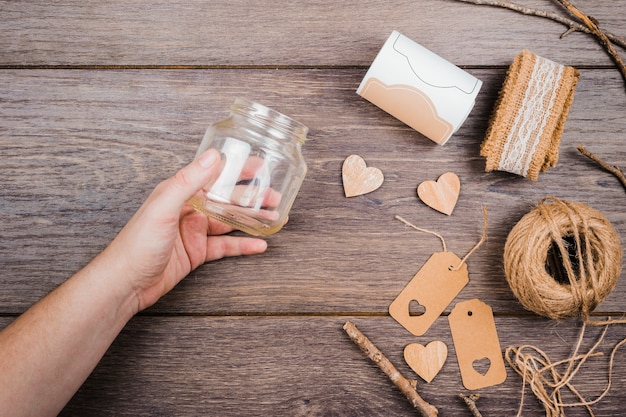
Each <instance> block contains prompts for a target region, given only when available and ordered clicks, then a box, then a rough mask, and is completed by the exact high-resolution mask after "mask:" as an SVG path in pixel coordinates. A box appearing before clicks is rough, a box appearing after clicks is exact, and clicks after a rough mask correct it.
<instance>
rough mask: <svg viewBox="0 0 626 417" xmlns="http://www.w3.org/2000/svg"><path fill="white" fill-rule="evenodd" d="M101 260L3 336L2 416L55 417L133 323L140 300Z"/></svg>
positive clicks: (0, 351)
mask: <svg viewBox="0 0 626 417" xmlns="http://www.w3.org/2000/svg"><path fill="white" fill-rule="evenodd" d="M111 272H112V271H111V270H110V269H109V268H108V266H107V265H106V260H105V259H103V258H102V256H100V257H99V258H96V259H95V260H94V261H93V262H91V263H90V264H89V265H87V266H86V267H85V268H84V269H83V270H81V271H79V272H78V273H77V274H76V275H74V276H73V277H71V278H70V279H69V280H67V281H66V282H65V283H64V284H62V285H61V286H60V287H58V288H57V289H56V290H54V291H53V292H52V293H50V294H49V295H48V296H47V297H45V298H44V299H42V300H41V301H39V302H38V303H37V304H35V305H34V306H33V307H31V308H30V309H29V310H28V311H27V312H26V313H24V314H23V315H22V316H21V317H19V318H18V319H17V320H15V322H13V323H12V324H11V325H9V326H8V327H7V328H6V329H5V330H4V331H2V332H0V415H3V416H4V415H11V416H27V415H28V416H54V415H56V414H58V413H59V412H60V411H61V409H62V408H63V406H64V405H65V404H66V403H67V402H68V401H69V400H70V399H71V397H72V396H73V395H74V393H75V392H76V391H77V390H78V388H79V387H80V385H81V384H82V383H83V382H84V381H85V379H86V378H87V377H88V376H89V374H90V373H91V371H93V369H94V368H95V366H96V364H97V363H98V361H99V360H100V359H101V358H102V356H103V355H104V353H105V352H106V350H107V349H108V347H109V346H110V344H111V343H112V342H113V340H114V339H115V337H116V336H117V335H118V334H119V332H120V331H121V330H122V328H123V327H124V325H125V324H126V323H127V322H128V320H130V318H131V317H132V315H133V313H134V307H135V306H136V301H135V300H134V298H133V297H134V295H133V294H131V293H129V291H127V290H126V288H124V287H123V286H122V285H116V283H115V282H113V281H115V276H114V275H115V274H114V273H113V274H111Z"/></svg>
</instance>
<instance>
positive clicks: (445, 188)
mask: <svg viewBox="0 0 626 417" xmlns="http://www.w3.org/2000/svg"><path fill="white" fill-rule="evenodd" d="M460 192H461V180H460V179H459V177H458V176H457V175H456V174H455V173H454V172H446V173H445V174H442V175H441V176H440V177H439V178H438V179H437V181H436V182H435V181H432V180H428V181H424V182H423V183H421V184H420V185H419V186H418V187H417V195H418V196H419V198H420V200H422V201H423V202H424V203H426V205H428V206H430V207H432V208H434V209H435V210H437V211H440V212H442V213H444V214H447V215H448V216H449V215H451V214H452V211H453V210H454V206H456V202H457V200H458V199H459V193H460Z"/></svg>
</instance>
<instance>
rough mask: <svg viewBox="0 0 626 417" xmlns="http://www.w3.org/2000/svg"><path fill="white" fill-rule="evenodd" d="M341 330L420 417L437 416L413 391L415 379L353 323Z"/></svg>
mask: <svg viewBox="0 0 626 417" xmlns="http://www.w3.org/2000/svg"><path fill="white" fill-rule="evenodd" d="M343 330H345V332H346V333H347V334H348V336H349V337H350V339H351V340H352V341H353V342H354V343H355V344H356V345H357V346H358V347H360V348H361V350H362V351H363V352H364V353H365V354H366V355H367V357H368V358H370V359H371V360H372V362H374V363H375V364H376V365H378V367H379V368H380V369H381V370H382V371H383V372H384V373H385V374H386V375H387V376H388V377H389V379H391V382H393V383H394V384H395V386H396V387H398V389H399V390H400V391H402V393H403V394H404V395H405V396H406V398H407V399H408V400H409V402H410V403H411V405H412V406H413V408H415V409H416V410H417V411H419V413H420V414H421V415H422V417H437V414H438V412H439V411H438V410H437V408H436V407H435V406H433V405H431V404H429V403H428V402H426V401H425V400H424V399H423V398H422V397H420V395H419V394H418V393H417V391H415V386H416V385H417V383H416V381H409V380H408V379H406V378H405V377H404V376H403V375H402V374H401V373H400V371H398V369H396V367H395V366H394V365H393V364H392V363H391V361H390V360H389V359H387V357H386V356H385V355H383V353H382V352H381V351H380V350H378V348H377V347H376V346H375V345H374V344H373V343H372V342H371V341H370V340H369V339H368V338H367V337H366V336H365V335H364V334H363V333H361V331H360V330H359V329H357V327H356V326H355V325H354V323H352V322H350V321H347V322H346V324H344V326H343Z"/></svg>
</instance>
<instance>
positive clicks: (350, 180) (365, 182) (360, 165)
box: [341, 155, 385, 197]
mask: <svg viewBox="0 0 626 417" xmlns="http://www.w3.org/2000/svg"><path fill="white" fill-rule="evenodd" d="M341 177H342V180H343V190H344V192H345V194H346V197H355V196H358V195H363V194H367V193H371V192H372V191H375V190H377V189H378V188H379V187H380V186H381V185H383V181H384V179H385V178H384V176H383V173H382V171H381V170H380V169H378V168H374V167H368V166H367V165H366V164H365V161H364V160H363V158H361V157H360V156H359V155H350V156H349V157H347V158H346V160H345V161H343V166H342V168H341Z"/></svg>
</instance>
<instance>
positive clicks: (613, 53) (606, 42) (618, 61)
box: [557, 0, 626, 82]
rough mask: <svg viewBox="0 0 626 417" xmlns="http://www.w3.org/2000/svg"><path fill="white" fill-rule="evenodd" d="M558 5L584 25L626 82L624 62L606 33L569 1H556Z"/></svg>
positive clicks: (625, 65)
mask: <svg viewBox="0 0 626 417" xmlns="http://www.w3.org/2000/svg"><path fill="white" fill-rule="evenodd" d="M557 1H558V2H559V3H561V4H562V5H563V7H565V8H566V9H567V10H568V11H569V12H570V13H571V14H572V15H574V16H575V17H576V18H578V19H580V21H581V22H583V23H584V24H585V26H587V27H588V28H589V30H590V31H591V33H592V34H593V35H594V36H595V37H596V38H598V40H599V41H600V43H601V44H602V46H603V47H604V49H605V50H606V52H607V53H608V54H609V56H610V57H611V59H612V60H613V62H615V65H617V68H618V69H619V71H620V73H621V74H622V78H624V82H626V64H624V60H623V59H622V57H621V56H620V55H619V53H618V52H617V50H616V49H615V47H614V46H613V44H612V43H611V40H610V39H609V38H608V37H607V35H606V33H605V32H603V31H602V30H600V28H599V27H598V23H597V21H596V20H595V19H593V18H591V17H590V16H588V15H586V14H585V13H583V12H582V11H581V10H580V9H579V8H578V7H576V6H574V5H573V4H572V3H571V2H570V1H569V0H557Z"/></svg>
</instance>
